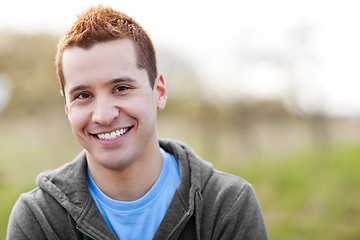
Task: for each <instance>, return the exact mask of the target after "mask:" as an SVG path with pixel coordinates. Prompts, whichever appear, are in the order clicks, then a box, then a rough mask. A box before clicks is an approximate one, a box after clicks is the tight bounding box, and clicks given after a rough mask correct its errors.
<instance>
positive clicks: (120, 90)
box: [114, 86, 129, 92]
mask: <svg viewBox="0 0 360 240" xmlns="http://www.w3.org/2000/svg"><path fill="white" fill-rule="evenodd" d="M128 89H129V87H127V86H118V87H116V88H115V91H114V92H122V91H125V90H128Z"/></svg>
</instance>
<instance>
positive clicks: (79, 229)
mask: <svg viewBox="0 0 360 240" xmlns="http://www.w3.org/2000/svg"><path fill="white" fill-rule="evenodd" d="M75 228H76V229H77V230H78V231H79V232H81V233H82V234H84V235H85V236H88V237H89V238H91V239H94V240H96V238H95V237H93V236H91V235H90V234H89V233H87V232H85V230H83V229H82V228H81V227H80V226H79V225H76V226H75Z"/></svg>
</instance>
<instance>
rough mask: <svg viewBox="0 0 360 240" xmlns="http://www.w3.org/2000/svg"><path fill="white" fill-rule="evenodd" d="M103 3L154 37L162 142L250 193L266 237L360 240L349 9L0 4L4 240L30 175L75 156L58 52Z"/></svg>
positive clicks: (262, 0) (317, 2)
mask: <svg viewBox="0 0 360 240" xmlns="http://www.w3.org/2000/svg"><path fill="white" fill-rule="evenodd" d="M99 3H102V4H104V5H107V6H112V7H114V8H116V9H118V10H121V11H124V12H125V13H127V14H128V15H130V16H132V17H133V18H134V19H135V20H137V21H138V22H139V23H140V24H141V25H143V27H144V28H145V29H146V30H147V31H148V32H149V34H150V36H151V37H152V39H153V42H154V45H155V47H156V49H157V52H158V66H159V70H160V71H162V72H163V73H164V75H165V77H166V81H167V86H168V91H169V98H168V103H167V107H166V109H165V110H164V111H162V112H159V135H160V136H161V137H170V138H175V139H179V140H181V141H184V142H186V143H188V144H189V145H191V146H192V147H193V148H194V149H195V151H196V152H197V153H198V154H199V155H200V156H202V157H203V158H204V159H206V160H208V161H210V162H212V163H213V164H214V165H215V167H216V168H218V169H220V170H223V171H227V172H231V173H233V174H236V175H239V176H241V177H243V178H245V179H246V180H247V181H249V182H250V183H252V184H253V185H254V187H255V190H256V192H257V195H258V197H259V200H260V202H261V205H262V209H263V213H264V217H265V221H266V224H267V228H268V232H269V237H270V239H330V240H331V239H360V205H359V202H360V191H359V187H360V177H359V174H358V172H359V169H360V162H359V159H360V126H359V123H360V94H359V93H358V89H359V87H360V81H359V80H360V79H359V78H360V68H359V63H360V61H359V60H360V59H359V58H360V45H359V42H360V28H359V23H360V14H358V9H359V5H360V4H359V3H358V2H357V1H356V0H354V1H351V0H343V1H336V0H330V1H325V0H312V1H310V0H302V1H298V0H293V1H286V0H273V1H267V0H253V1H245V0H239V1H229V0H223V1H211V0H208V1H204V0H200V1H190V0H183V1H177V2H175V1H165V0H163V1H160V0H159V1H156V0H154V1H146V0H143V1H141V0H135V1H122V0H113V1H110V0H108V1H92V0H87V1H70V0H63V1H39V0H33V1H25V0H23V1H17V0H13V1H2V4H1V8H0V196H1V197H0V239H3V238H5V234H6V226H7V221H8V218H9V214H10V211H11V209H12V206H13V205H14V203H15V201H16V200H17V198H18V197H19V195H20V194H21V193H22V192H25V191H29V190H31V189H32V188H34V187H35V178H36V176H37V174H38V173H39V172H41V171H44V170H47V169H51V168H56V167H59V166H61V165H62V164H64V163H65V162H68V161H71V160H72V159H73V158H74V157H75V156H76V155H77V153H78V152H79V151H80V150H81V146H79V145H78V143H77V142H76V141H75V140H74V138H73V136H72V132H71V129H70V125H69V123H68V121H67V118H66V116H65V113H64V106H63V99H62V97H61V95H60V93H59V90H60V88H59V83H58V81H57V78H56V75H55V66H54V61H55V53H56V43H57V40H58V39H59V38H60V37H61V36H62V34H63V33H64V32H65V31H66V30H67V29H68V28H69V26H70V25H71V24H72V22H73V21H74V20H75V19H76V16H77V15H78V14H79V13H80V12H82V11H83V10H84V9H85V8H87V7H89V6H92V5H97V4H99Z"/></svg>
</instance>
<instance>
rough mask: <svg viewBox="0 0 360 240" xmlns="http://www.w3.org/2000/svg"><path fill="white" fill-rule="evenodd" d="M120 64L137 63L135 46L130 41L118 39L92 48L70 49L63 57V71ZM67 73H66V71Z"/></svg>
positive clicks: (65, 51)
mask: <svg viewBox="0 0 360 240" xmlns="http://www.w3.org/2000/svg"><path fill="white" fill-rule="evenodd" d="M114 61H116V62H118V63H119V65H124V64H131V63H136V51H135V47H134V44H133V43H132V41H131V40H129V39H117V40H112V41H107V42H101V43H97V44H94V45H93V46H92V47H90V48H81V47H76V46H75V47H70V48H67V49H65V50H64V53H63V56H62V65H63V70H64V71H65V70H67V69H68V68H72V67H77V68H79V67H80V68H81V67H86V66H87V65H90V64H96V65H100V64H102V63H103V62H106V63H109V62H114ZM65 72H66V71H65Z"/></svg>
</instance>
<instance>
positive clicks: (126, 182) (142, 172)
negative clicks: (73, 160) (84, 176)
mask: <svg viewBox="0 0 360 240" xmlns="http://www.w3.org/2000/svg"><path fill="white" fill-rule="evenodd" d="M87 159H88V160H87V161H88V167H89V171H90V175H91V177H92V179H93V181H94V182H95V184H96V185H97V186H98V187H99V188H100V189H101V191H102V192H103V193H105V194H106V195H107V196H108V197H110V198H112V199H114V200H118V201H134V200H137V199H139V198H141V197H142V196H144V195H145V194H146V193H147V192H148V191H149V190H150V189H151V187H152V186H153V185H154V183H155V182H156V180H157V178H158V177H159V175H160V173H161V169H162V166H163V156H162V154H161V152H160V149H159V146H158V145H157V147H155V148H153V149H152V151H147V152H146V153H145V154H143V157H142V158H139V159H137V160H135V161H134V162H133V163H132V164H130V165H129V166H127V167H125V168H124V169H120V170H114V169H108V168H105V167H104V166H102V165H101V164H99V163H98V162H97V161H96V160H90V161H89V159H91V156H89V154H88V153H87Z"/></svg>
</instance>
